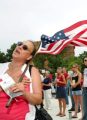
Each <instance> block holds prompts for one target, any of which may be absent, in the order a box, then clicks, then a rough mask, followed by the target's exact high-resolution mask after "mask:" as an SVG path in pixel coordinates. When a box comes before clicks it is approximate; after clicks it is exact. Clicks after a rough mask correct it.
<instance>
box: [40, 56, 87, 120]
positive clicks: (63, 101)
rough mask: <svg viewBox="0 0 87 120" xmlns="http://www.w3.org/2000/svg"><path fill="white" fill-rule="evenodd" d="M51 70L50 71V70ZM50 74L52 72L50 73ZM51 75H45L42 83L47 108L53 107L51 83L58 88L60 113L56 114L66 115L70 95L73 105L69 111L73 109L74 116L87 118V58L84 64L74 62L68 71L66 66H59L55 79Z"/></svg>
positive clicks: (57, 96)
mask: <svg viewBox="0 0 87 120" xmlns="http://www.w3.org/2000/svg"><path fill="white" fill-rule="evenodd" d="M48 72H49V71H48ZM49 75H50V74H49ZM49 75H47V71H46V76H44V78H43V81H42V84H43V91H44V100H45V108H47V109H51V106H50V105H51V104H50V102H51V101H50V98H51V84H52V85H53V86H55V89H56V99H58V107H59V108H58V113H57V114H56V116H60V117H64V116H66V112H65V111H66V106H69V98H68V96H70V99H71V103H72V107H71V109H69V110H68V111H73V114H72V118H73V119H74V118H78V113H79V112H81V114H82V115H81V116H82V117H81V118H80V120H87V109H86V104H87V102H86V98H87V58H84V61H83V65H82V66H80V65H78V64H77V63H74V64H73V65H72V66H71V69H70V70H69V71H67V69H66V68H65V67H58V68H57V70H56V73H55V79H50V77H49Z"/></svg>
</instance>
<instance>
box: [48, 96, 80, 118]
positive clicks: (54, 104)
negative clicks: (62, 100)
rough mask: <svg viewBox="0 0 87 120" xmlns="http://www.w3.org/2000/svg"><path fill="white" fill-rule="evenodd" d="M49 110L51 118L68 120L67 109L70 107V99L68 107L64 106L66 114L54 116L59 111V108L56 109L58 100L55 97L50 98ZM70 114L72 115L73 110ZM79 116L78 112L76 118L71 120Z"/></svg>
mask: <svg viewBox="0 0 87 120" xmlns="http://www.w3.org/2000/svg"><path fill="white" fill-rule="evenodd" d="M51 103H52V104H51V108H52V109H51V110H48V112H49V114H50V115H51V116H52V118H53V120H69V113H68V109H70V108H71V101H70V99H69V103H70V104H69V106H68V108H66V116H64V117H59V116H56V114H57V113H58V112H59V109H58V101H57V99H55V98H52V99H51ZM72 115H73V112H72ZM80 118H81V112H80V113H78V118H73V119H72V120H79V119H80Z"/></svg>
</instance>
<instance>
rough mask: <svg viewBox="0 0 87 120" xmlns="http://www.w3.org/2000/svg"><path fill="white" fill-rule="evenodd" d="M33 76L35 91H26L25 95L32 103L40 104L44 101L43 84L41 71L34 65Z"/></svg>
mask: <svg viewBox="0 0 87 120" xmlns="http://www.w3.org/2000/svg"><path fill="white" fill-rule="evenodd" d="M31 78H32V88H33V93H29V92H27V91H24V92H23V95H24V97H25V99H26V100H27V101H29V102H30V103H31V104H40V103H41V102H42V85H41V78H40V74H39V71H38V70H37V69H36V68H35V67H32V70H31Z"/></svg>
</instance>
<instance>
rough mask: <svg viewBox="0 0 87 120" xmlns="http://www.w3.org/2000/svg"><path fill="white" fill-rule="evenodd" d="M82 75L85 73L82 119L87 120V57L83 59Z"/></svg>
mask: <svg viewBox="0 0 87 120" xmlns="http://www.w3.org/2000/svg"><path fill="white" fill-rule="evenodd" d="M81 71H82V75H83V92H82V96H83V97H82V98H83V118H82V120H87V57H85V58H84V59H83V65H82V70H81Z"/></svg>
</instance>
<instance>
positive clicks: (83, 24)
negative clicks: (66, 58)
mask: <svg viewBox="0 0 87 120" xmlns="http://www.w3.org/2000/svg"><path fill="white" fill-rule="evenodd" d="M67 45H74V46H87V20H83V21H79V22H77V23H75V24H73V25H71V26H70V27H68V28H66V29H63V30H60V31H58V32H57V33H55V34H54V35H53V36H52V37H49V36H47V35H42V36H41V45H40V47H39V49H38V52H37V53H43V54H52V55H56V54H59V53H60V52H61V51H62V50H63V49H64V48H65V47H66V46H67Z"/></svg>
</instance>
